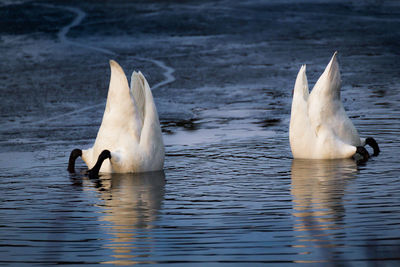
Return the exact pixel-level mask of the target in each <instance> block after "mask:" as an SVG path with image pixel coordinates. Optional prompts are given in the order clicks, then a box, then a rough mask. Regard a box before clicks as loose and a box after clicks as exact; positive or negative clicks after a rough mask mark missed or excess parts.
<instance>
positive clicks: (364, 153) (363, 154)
mask: <svg viewBox="0 0 400 267" xmlns="http://www.w3.org/2000/svg"><path fill="white" fill-rule="evenodd" d="M355 155H360V156H361V159H357V158H356V157H355ZM353 158H355V159H356V160H357V163H364V162H366V161H367V160H368V159H369V153H368V151H367V150H366V149H365V147H363V146H358V147H357V150H356V153H355V154H354V156H353Z"/></svg>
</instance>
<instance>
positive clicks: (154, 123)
mask: <svg viewBox="0 0 400 267" xmlns="http://www.w3.org/2000/svg"><path fill="white" fill-rule="evenodd" d="M110 66H111V79H110V86H109V90H108V96H107V104H106V109H105V111H104V115H103V120H102V123H101V126H100V129H99V131H98V133H97V137H96V141H95V143H94V145H93V147H92V148H90V149H87V150H82V159H83V160H84V161H85V163H86V165H87V166H88V168H89V169H91V168H93V166H94V165H95V164H96V161H97V159H98V157H99V155H100V153H101V152H102V151H103V150H109V151H110V152H111V159H107V160H105V161H104V162H103V164H102V165H101V168H100V172H108V173H128V172H146V171H156V170H161V169H163V165H164V154H165V153H164V143H163V139H162V134H161V128H160V123H159V120H158V114H157V109H156V106H155V104H154V100H153V95H152V93H151V90H150V87H149V84H148V83H147V81H146V79H145V77H144V76H143V74H142V73H141V72H133V74H132V77H131V88H130V89H129V86H128V81H127V78H126V76H125V73H124V71H123V69H122V68H121V66H120V65H119V64H118V63H117V62H115V61H114V60H111V61H110Z"/></svg>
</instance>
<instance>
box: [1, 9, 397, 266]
mask: <svg viewBox="0 0 400 267" xmlns="http://www.w3.org/2000/svg"><path fill="white" fill-rule="evenodd" d="M4 3H5V2H3V3H2V5H1V6H0V11H1V12H2V14H4V16H3V21H5V22H8V23H5V22H4V23H3V24H4V25H3V24H2V25H3V26H2V30H1V32H2V35H1V42H0V49H1V51H2V53H0V54H1V55H0V59H1V60H2V62H3V63H4V64H2V65H1V66H0V80H1V81H2V82H1V83H0V90H1V104H2V105H1V107H0V111H1V116H0V125H1V127H0V144H1V148H2V151H1V152H0V181H1V182H0V256H1V257H0V265H13V266H32V265H56V264H64V265H71V266H76V265H80V264H88V265H90V264H93V265H95V264H114V265H134V264H140V263H142V264H160V265H163V264H171V265H173V266H176V265H181V266H204V265H210V266H219V265H227V266H244V265H246V266H247V265H252V266H253V265H266V264H270V265H271V266H276V265H299V264H300V265H304V266H310V265H311V266H321V265H322V266H374V265H377V266H397V265H399V262H400V256H399V255H400V232H399V230H398V229H399V225H400V179H399V171H400V167H399V164H398V163H399V158H400V152H399V150H398V144H399V142H400V138H399V136H400V127H399V125H400V121H399V118H400V109H399V104H398V103H400V102H399V101H400V93H399V90H398V88H399V87H400V75H399V74H400V68H399V67H398V64H397V63H398V59H399V54H398V49H397V48H396V47H397V44H398V43H397V40H400V38H399V37H400V34H399V30H398V29H400V27H399V26H400V25H399V24H400V20H399V19H398V14H399V13H400V9H399V7H398V6H397V5H396V3H394V2H390V1H388V2H385V3H379V2H376V3H375V2H370V1H365V2H354V3H347V2H340V1H337V2H335V3H329V4H327V3H321V1H310V2H307V3H304V4H301V5H300V4H296V3H293V2H292V1H286V2H284V3H281V2H274V1H271V2H258V1H245V2H240V3H237V4H234V5H233V4H231V5H228V3H227V2H223V1H219V2H213V1H207V2H204V3H202V4H201V5H199V3H193V2H190V1H189V2H185V3H180V2H176V3H175V2H152V3H150V4H149V3H148V2H143V3H142V2H135V3H110V2H102V1H99V2H96V3H92V2H91V3H78V2H76V3H75V2H74V3H69V2H68V1H65V2H59V1H55V2H52V1H40V2H36V1H35V2H34V3H32V2H24V1H21V2H20V3H18V4H15V5H5V4H4ZM107 10H109V11H112V12H106V11H107ZM22 15H23V16H22ZM16 17H23V18H24V21H23V22H21V23H20V24H18V23H17V24H15V23H14V24H10V22H12V21H15V18H16ZM18 25H25V26H26V27H20V26H18ZM28 26H29V27H28ZM335 50H338V51H339V61H340V62H339V63H340V68H341V74H342V80H343V88H342V100H343V103H344V106H345V108H346V110H347V112H348V115H349V116H350V118H351V119H352V121H353V122H354V124H355V126H356V127H357V129H358V130H359V132H360V135H361V136H363V137H367V136H372V137H374V138H375V139H376V140H377V141H378V143H379V144H380V147H381V150H382V152H381V154H380V155H379V156H378V157H373V158H371V159H370V160H369V161H368V162H367V163H366V164H364V165H357V164H356V163H355V162H354V161H353V160H332V161H316V160H294V159H293V158H292V156H291V152H290V148H289V140H288V126H289V117H290V104H291V91H292V87H293V84H294V80H295V77H296V74H297V72H298V70H299V68H300V66H301V64H307V74H308V79H309V83H310V88H312V85H313V84H314V83H315V81H316V79H317V78H318V76H319V75H320V74H321V73H322V71H323V69H324V67H325V65H326V64H327V63H328V61H329V59H330V57H331V56H332V54H333V52H334V51H335ZM110 58H114V59H116V60H117V61H118V62H120V63H121V65H122V66H123V68H124V69H125V71H126V72H127V74H128V76H130V72H131V71H132V70H133V69H138V70H141V71H142V72H143V73H144V74H145V75H146V77H147V78H148V80H149V82H150V86H151V87H153V94H154V98H155V101H156V104H157V107H158V111H159V115H160V121H161V126H162V129H163V136H164V141H165V145H166V161H165V168H164V171H162V172H154V173H145V174H118V175H105V174H104V175H102V176H101V177H100V178H99V179H89V178H88V177H87V175H86V174H85V170H86V169H85V165H84V163H83V162H82V161H81V160H79V161H78V162H77V169H78V173H76V174H72V175H71V174H69V173H68V172H67V170H66V168H67V161H68V156H69V153H70V151H71V150H72V149H73V148H76V147H80V148H87V147H90V146H91V145H92V144H93V141H94V139H95V137H96V133H97V130H98V127H99V124H100V122H101V117H102V113H103V110H104V106H105V97H106V93H107V86H108V79H109V67H108V65H107V64H108V59H110Z"/></svg>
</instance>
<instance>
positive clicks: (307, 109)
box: [289, 52, 365, 159]
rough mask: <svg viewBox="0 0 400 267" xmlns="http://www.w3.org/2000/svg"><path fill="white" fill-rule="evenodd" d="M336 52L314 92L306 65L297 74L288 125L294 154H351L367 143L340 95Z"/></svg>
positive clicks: (315, 156) (317, 156) (330, 156)
mask: <svg viewBox="0 0 400 267" xmlns="http://www.w3.org/2000/svg"><path fill="white" fill-rule="evenodd" d="M336 54H337V53H336V52H335V54H334V55H333V57H332V59H331V61H330V62H329V64H328V66H327V67H326V68H325V71H324V73H323V74H322V75H321V77H320V78H319V79H318V81H317V83H316V84H315V86H314V88H313V90H312V91H311V93H309V91H308V82H307V76H306V67H305V65H303V66H302V67H301V68H300V71H299V73H298V75H297V79H296V83H295V86H294V90H293V100H292V111H291V117H290V128H289V138H290V147H291V150H292V154H293V157H294V158H308V159H335V158H350V157H352V156H353V155H354V154H355V153H356V151H357V147H360V146H364V145H365V139H360V136H359V135H358V132H357V130H356V128H355V127H354V125H353V123H352V122H351V120H350V119H349V118H348V116H347V114H346V111H345V110H344V108H343V105H342V102H341V99H340V87H341V79H340V72H339V64H338V62H337V59H336Z"/></svg>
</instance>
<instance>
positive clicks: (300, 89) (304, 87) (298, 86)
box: [293, 65, 310, 101]
mask: <svg viewBox="0 0 400 267" xmlns="http://www.w3.org/2000/svg"><path fill="white" fill-rule="evenodd" d="M295 94H296V95H301V96H302V97H303V99H304V100H305V101H307V100H308V96H309V95H310V92H309V90H308V81H307V75H306V65H302V66H301V68H300V70H299V73H298V74H297V78H296V83H295V84H294V89H293V97H294V96H295Z"/></svg>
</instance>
